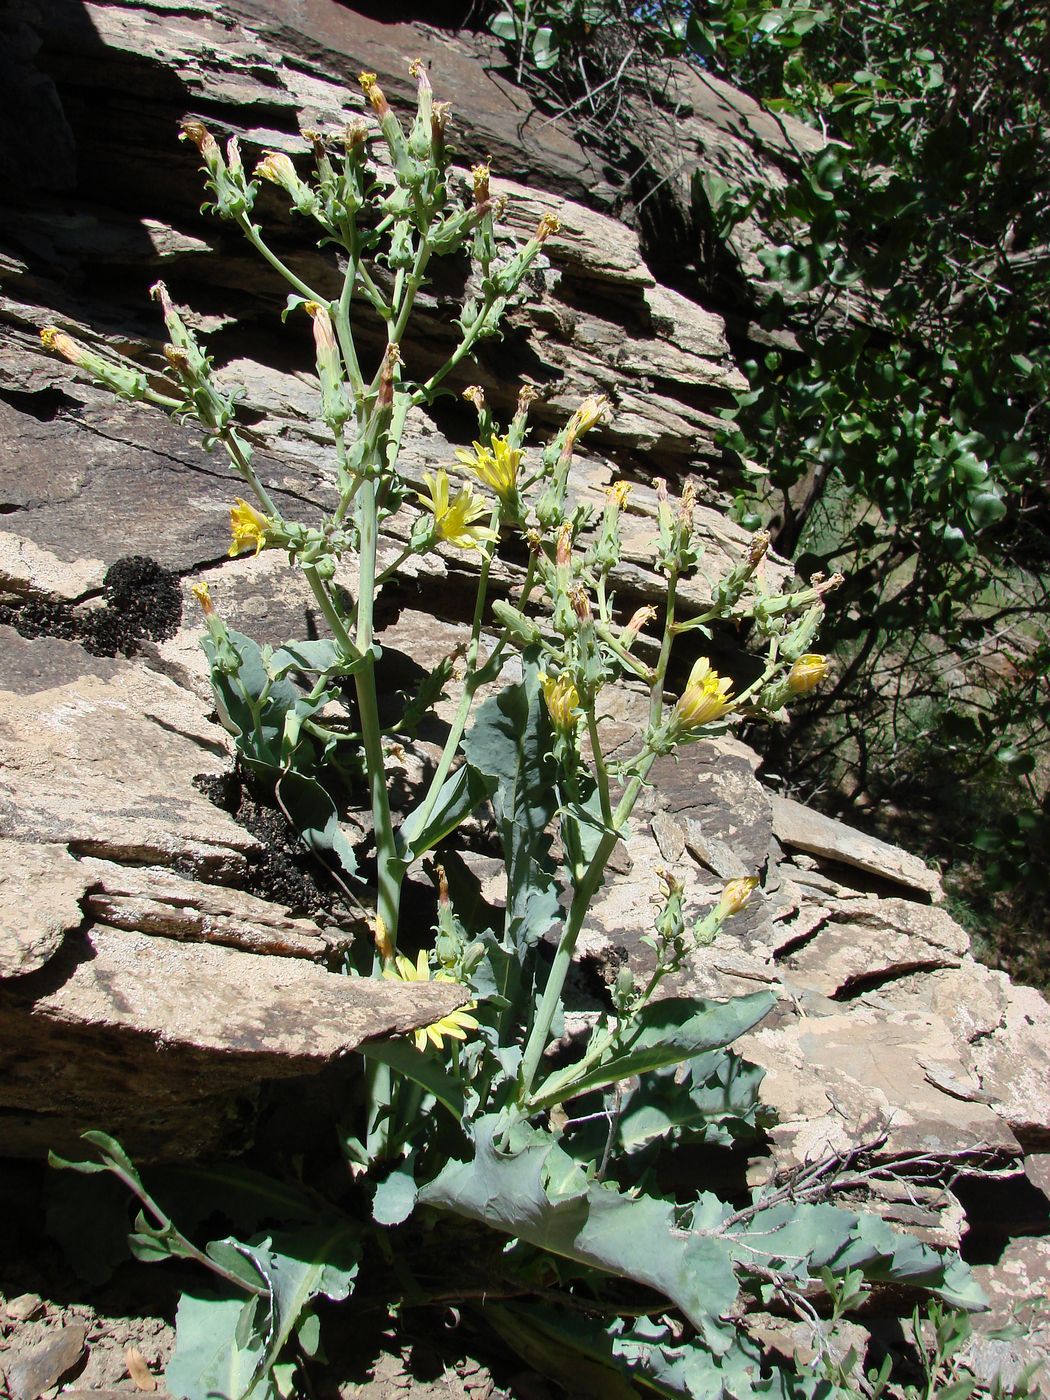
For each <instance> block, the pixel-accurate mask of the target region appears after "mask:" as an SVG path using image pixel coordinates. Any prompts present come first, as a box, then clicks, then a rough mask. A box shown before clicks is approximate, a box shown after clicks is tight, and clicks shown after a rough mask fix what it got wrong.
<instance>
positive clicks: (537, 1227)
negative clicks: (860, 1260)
mask: <svg viewBox="0 0 1050 1400" xmlns="http://www.w3.org/2000/svg"><path fill="white" fill-rule="evenodd" d="M474 1127H475V1145H476V1150H475V1154H474V1157H473V1160H472V1161H469V1162H450V1163H448V1165H447V1166H446V1167H445V1168H444V1169H443V1170H442V1171H441V1172H440V1173H439V1175H438V1176H437V1177H436V1178H435V1180H434V1181H432V1182H430V1183H429V1184H428V1185H427V1186H424V1187H423V1188H422V1189H421V1190H420V1193H419V1200H420V1203H421V1204H424V1205H430V1206H436V1207H437V1208H438V1209H442V1210H450V1211H453V1212H454V1213H455V1214H457V1215H462V1216H466V1217H467V1218H469V1219H472V1220H477V1221H479V1222H480V1223H482V1224H485V1225H488V1226H489V1227H490V1228H492V1229H496V1230H502V1231H505V1232H506V1233H507V1234H509V1235H514V1236H516V1237H517V1238H518V1239H522V1240H525V1241H527V1242H528V1243H529V1244H533V1245H536V1246H537V1247H538V1248H541V1249H546V1250H549V1251H550V1252H551V1253H552V1254H557V1255H561V1256H562V1257H564V1258H566V1259H572V1260H575V1261H576V1262H577V1263H580V1264H586V1265H588V1266H590V1267H592V1268H595V1269H599V1270H603V1271H605V1272H608V1273H611V1274H614V1275H617V1276H619V1277H623V1278H629V1279H633V1280H634V1281H635V1282H637V1283H640V1284H643V1285H645V1286H646V1287H649V1288H653V1289H655V1290H656V1291H657V1292H658V1293H662V1294H663V1295H664V1296H665V1297H667V1298H669V1299H670V1300H671V1301H672V1302H673V1303H675V1304H676V1305H677V1306H678V1307H680V1308H681V1310H682V1311H683V1313H684V1314H685V1315H686V1317H688V1318H689V1320H690V1322H692V1323H693V1325H694V1326H695V1327H697V1328H698V1329H699V1330H700V1331H701V1332H702V1333H703V1335H704V1337H705V1340H706V1342H707V1344H708V1346H709V1347H711V1348H712V1349H713V1350H715V1351H718V1352H721V1351H724V1350H725V1349H726V1348H727V1347H728V1346H729V1345H730V1342H731V1329H728V1330H727V1328H726V1327H725V1326H724V1325H723V1324H722V1323H721V1321H720V1318H721V1315H722V1314H724V1313H726V1312H728V1311H729V1309H730V1308H731V1307H732V1306H733V1303H734V1300H735V1298H736V1294H737V1285H736V1279H735V1277H734V1274H733V1265H732V1257H731V1247H730V1244H729V1242H728V1241H727V1240H724V1239H720V1238H717V1237H715V1236H714V1235H712V1234H710V1233H707V1232H705V1231H701V1230H692V1231H690V1230H684V1229H681V1228H680V1227H679V1225H678V1221H677V1218H676V1214H675V1208H674V1207H673V1206H672V1205H671V1204H670V1203H669V1202H667V1201H661V1200H656V1199H654V1198H653V1197H647V1196H639V1197H637V1198H631V1197H628V1196H624V1195H622V1194H621V1193H620V1192H619V1191H618V1190H617V1189H616V1188H615V1187H613V1186H610V1185H607V1184H598V1183H594V1182H588V1181H587V1180H586V1178H585V1176H584V1174H583V1172H582V1171H581V1170H580V1168H579V1166H578V1165H577V1164H576V1163H575V1162H573V1161H572V1160H571V1159H570V1158H568V1155H567V1153H565V1152H564V1151H563V1150H562V1149H561V1148H560V1147H559V1146H558V1145H557V1143H556V1142H555V1140H554V1139H553V1138H552V1137H550V1136H549V1135H548V1134H545V1133H542V1132H539V1131H538V1130H537V1131H533V1130H526V1131H525V1133H524V1134H523V1139H524V1144H525V1145H524V1146H522V1147H520V1148H519V1149H518V1150H516V1151H505V1150H503V1149H501V1148H499V1147H497V1145H496V1143H495V1141H494V1134H495V1132H497V1131H498V1129H499V1120H498V1119H497V1118H495V1117H493V1116H491V1115H489V1116H486V1117H483V1118H480V1119H478V1120H477V1121H476V1122H475V1125H474ZM719 1209H721V1207H719Z"/></svg>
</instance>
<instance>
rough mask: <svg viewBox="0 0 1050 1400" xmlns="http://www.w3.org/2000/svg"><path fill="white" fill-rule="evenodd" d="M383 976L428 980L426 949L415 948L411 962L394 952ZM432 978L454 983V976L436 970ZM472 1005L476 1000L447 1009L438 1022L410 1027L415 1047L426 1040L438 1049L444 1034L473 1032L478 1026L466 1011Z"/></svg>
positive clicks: (422, 1047)
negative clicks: (395, 954)
mask: <svg viewBox="0 0 1050 1400" xmlns="http://www.w3.org/2000/svg"><path fill="white" fill-rule="evenodd" d="M383 976H384V977H385V978H386V979H387V980H388V981H390V982H429V981H430V980H431V978H430V960H429V959H428V957H427V953H426V949H425V948H421V949H420V950H419V956H418V957H417V958H416V960H415V962H412V960H411V959H410V958H406V957H405V955H404V954H403V953H398V955H397V956H396V957H395V958H394V965H393V967H385V968H384V969H383ZM433 980H434V981H435V982H454V981H455V978H453V977H449V976H448V975H447V974H446V973H443V972H439V973H438V975H437V976H436V977H435V978H434V979H433ZM475 1006H477V1002H475V1001H472V1002H468V1004H467V1005H466V1006H461V1007H460V1008H459V1010H458V1011H450V1012H449V1013H448V1015H447V1016H442V1017H441V1019H440V1020H439V1021H434V1022H432V1023H431V1024H430V1025H429V1026H420V1027H419V1028H418V1030H414V1031H413V1032H412V1038H413V1040H414V1041H415V1042H416V1049H417V1050H425V1049H426V1048H427V1042H428V1041H429V1043H430V1044H431V1045H433V1046H434V1048H435V1049H436V1050H440V1049H441V1048H442V1042H443V1038H444V1037H445V1036H448V1037H449V1039H451V1040H466V1038H467V1031H476V1030H477V1028H478V1023H477V1020H476V1018H475V1017H473V1016H472V1015H471V1014H470V1013H471V1012H472V1011H473V1010H474V1008H475Z"/></svg>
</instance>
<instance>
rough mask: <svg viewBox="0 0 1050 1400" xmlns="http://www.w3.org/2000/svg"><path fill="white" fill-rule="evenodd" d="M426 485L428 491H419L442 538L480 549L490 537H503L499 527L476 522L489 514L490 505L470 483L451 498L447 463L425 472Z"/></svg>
mask: <svg viewBox="0 0 1050 1400" xmlns="http://www.w3.org/2000/svg"><path fill="white" fill-rule="evenodd" d="M423 485H424V486H425V487H426V488H427V489H426V492H423V491H419V492H417V493H416V494H417V495H418V497H419V499H420V501H422V503H423V505H424V506H425V507H426V509H427V510H429V511H430V512H431V514H432V515H433V517H434V528H435V530H436V532H437V537H438V539H441V540H446V541H447V542H448V543H449V544H454V545H456V546H457V547H458V548H459V549H478V548H479V547H480V546H481V545H482V544H483V543H484V542H485V541H486V540H495V539H498V538H499V536H498V535H497V533H496V531H495V530H492V529H490V528H489V527H488V526H487V525H476V524H475V523H474V522H475V521H476V520H480V519H481V518H482V516H484V515H487V514H488V507H487V506H486V505H485V502H484V501H481V500H479V499H478V498H477V496H475V495H474V492H473V491H472V490H471V488H470V487H469V486H462V487H460V489H459V491H457V493H456V495H455V498H454V499H453V500H451V501H450V500H449V498H448V472H447V471H445V469H444V467H441V468H439V470H438V471H436V472H434V473H431V472H424V473H423Z"/></svg>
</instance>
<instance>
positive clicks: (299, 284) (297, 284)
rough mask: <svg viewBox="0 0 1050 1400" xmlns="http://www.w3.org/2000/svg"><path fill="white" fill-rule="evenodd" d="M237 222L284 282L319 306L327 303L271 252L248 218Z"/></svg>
mask: <svg viewBox="0 0 1050 1400" xmlns="http://www.w3.org/2000/svg"><path fill="white" fill-rule="evenodd" d="M238 223H239V224H240V226H241V228H242V230H243V231H244V236H245V238H247V240H248V242H249V243H250V244H251V245H252V247H253V248H254V249H255V251H256V252H257V253H259V255H260V256H261V257H263V258H265V259H266V261H267V262H268V263H269V264H270V266H271V267H272V268H273V269H274V271H275V272H279V273H280V274H281V276H282V277H283V278H284V280H285V281H286V282H289V283H291V285H292V286H293V287H294V288H295V290H296V291H297V292H298V293H299V294H300V296H304V297H305V298H306V300H307V301H316V302H318V303H319V304H320V305H321V306H327V305H328V303H327V301H326V300H325V298H324V297H322V296H318V294H317V293H316V292H315V291H314V289H313V288H312V287H309V286H307V284H306V283H305V282H304V281H303V280H302V278H301V277H297V276H296V274H295V273H294V272H293V271H292V269H291V268H290V267H288V265H287V264H286V263H283V262H282V261H281V259H280V258H279V257H278V256H277V254H276V253H274V252H271V250H270V249H269V248H268V247H267V245H266V243H265V242H264V240H263V236H262V234H261V233H260V232H259V230H258V229H257V228H256V226H255V225H254V224H253V223H252V221H251V220H250V219H248V218H242V219H239V220H238Z"/></svg>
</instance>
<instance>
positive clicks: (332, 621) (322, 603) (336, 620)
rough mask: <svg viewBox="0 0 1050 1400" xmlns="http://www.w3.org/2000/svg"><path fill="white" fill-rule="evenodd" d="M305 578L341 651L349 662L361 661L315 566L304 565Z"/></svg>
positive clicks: (359, 654)
mask: <svg viewBox="0 0 1050 1400" xmlns="http://www.w3.org/2000/svg"><path fill="white" fill-rule="evenodd" d="M303 577H304V578H305V579H306V581H307V583H308V584H309V585H310V590H311V592H312V593H313V595H314V597H315V598H316V599H317V605H318V607H319V608H320V609H321V612H322V614H323V615H324V620H325V621H326V622H327V623H328V626H329V628H330V630H331V633H332V636H333V637H334V638H335V640H336V642H337V643H338V646H339V649H340V651H342V652H343V654H344V655H345V656H346V658H347V660H349V661H360V659H361V653H360V652H359V651H358V649H357V647H356V646H355V645H354V641H353V638H352V637H351V636H350V633H349V632H348V631H347V630H346V624H345V623H344V622H343V619H342V618H341V617H340V616H339V612H338V610H337V608H336V606H335V604H334V603H333V602H332V599H331V596H330V594H329V592H328V589H327V588H326V587H325V586H324V581H323V579H322V578H321V576H320V575H319V574H318V572H317V568H316V566H315V565H314V564H304V565H303Z"/></svg>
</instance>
